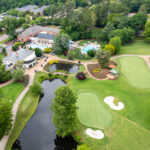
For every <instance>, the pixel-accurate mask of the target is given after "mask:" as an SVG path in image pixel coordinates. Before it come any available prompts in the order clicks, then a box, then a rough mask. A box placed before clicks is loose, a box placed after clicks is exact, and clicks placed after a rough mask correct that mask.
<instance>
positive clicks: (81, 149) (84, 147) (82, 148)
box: [77, 144, 92, 150]
mask: <svg viewBox="0 0 150 150" xmlns="http://www.w3.org/2000/svg"><path fill="white" fill-rule="evenodd" d="M77 150H92V149H91V148H90V147H88V146H87V145H86V144H82V145H79V146H78V148H77Z"/></svg>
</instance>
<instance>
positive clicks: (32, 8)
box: [16, 5, 38, 12]
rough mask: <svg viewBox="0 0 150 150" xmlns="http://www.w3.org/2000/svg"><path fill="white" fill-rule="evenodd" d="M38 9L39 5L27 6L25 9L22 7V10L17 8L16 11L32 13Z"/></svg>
mask: <svg viewBox="0 0 150 150" xmlns="http://www.w3.org/2000/svg"><path fill="white" fill-rule="evenodd" d="M37 7H38V6H37V5H27V6H24V7H21V8H16V10H19V11H22V12H26V11H32V10H34V9H35V8H37Z"/></svg>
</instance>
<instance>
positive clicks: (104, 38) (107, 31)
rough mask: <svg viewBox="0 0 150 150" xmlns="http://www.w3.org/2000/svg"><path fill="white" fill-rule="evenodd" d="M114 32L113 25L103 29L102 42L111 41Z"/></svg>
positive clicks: (108, 24) (109, 24)
mask: <svg viewBox="0 0 150 150" xmlns="http://www.w3.org/2000/svg"><path fill="white" fill-rule="evenodd" d="M113 30H114V26H113V24H111V23H107V25H106V26H105V27H104V28H103V30H102V32H101V35H100V38H101V40H102V41H109V34H110V33H111V32H112V31H113Z"/></svg>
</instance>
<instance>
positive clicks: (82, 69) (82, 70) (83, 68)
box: [79, 64, 85, 72]
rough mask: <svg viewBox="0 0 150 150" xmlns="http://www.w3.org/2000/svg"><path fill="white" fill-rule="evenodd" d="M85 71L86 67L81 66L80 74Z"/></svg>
mask: <svg viewBox="0 0 150 150" xmlns="http://www.w3.org/2000/svg"><path fill="white" fill-rule="evenodd" d="M84 71H85V67H84V65H82V64H81V65H80V66H79V72H84Z"/></svg>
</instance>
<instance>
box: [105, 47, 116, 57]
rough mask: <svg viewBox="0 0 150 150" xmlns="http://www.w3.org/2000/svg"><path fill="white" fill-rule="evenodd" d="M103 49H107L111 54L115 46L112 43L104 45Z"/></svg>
mask: <svg viewBox="0 0 150 150" xmlns="http://www.w3.org/2000/svg"><path fill="white" fill-rule="evenodd" d="M104 51H109V52H110V54H111V55H114V53H115V47H114V46H113V45H112V44H108V45H105V48H104Z"/></svg>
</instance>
